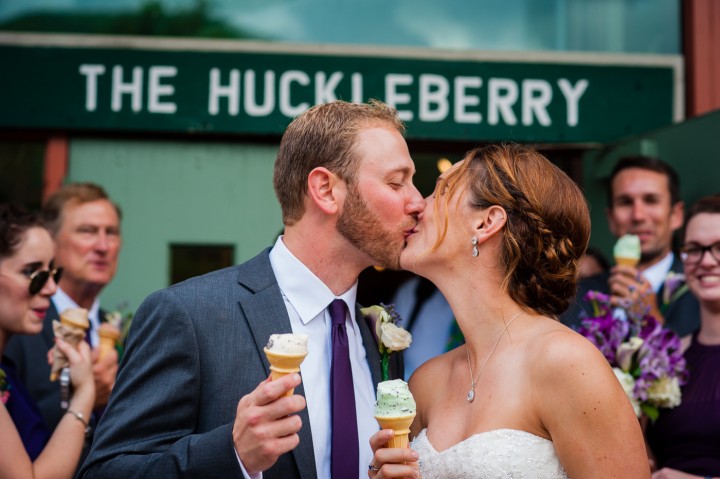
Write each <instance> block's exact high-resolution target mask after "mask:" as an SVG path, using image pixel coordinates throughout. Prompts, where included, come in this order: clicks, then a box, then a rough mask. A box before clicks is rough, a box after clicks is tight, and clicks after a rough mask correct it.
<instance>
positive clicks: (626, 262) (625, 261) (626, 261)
mask: <svg viewBox="0 0 720 479" xmlns="http://www.w3.org/2000/svg"><path fill="white" fill-rule="evenodd" d="M639 263H640V259H639V258H623V257H622V256H617V257H615V264H619V265H620V266H630V267H632V268H637V265H638V264H639Z"/></svg>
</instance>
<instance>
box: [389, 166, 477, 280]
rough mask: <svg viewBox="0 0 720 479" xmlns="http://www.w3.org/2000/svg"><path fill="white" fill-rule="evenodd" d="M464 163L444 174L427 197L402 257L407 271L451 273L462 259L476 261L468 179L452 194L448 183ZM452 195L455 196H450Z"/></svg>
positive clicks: (462, 180)
mask: <svg viewBox="0 0 720 479" xmlns="http://www.w3.org/2000/svg"><path fill="white" fill-rule="evenodd" d="M462 163H463V162H462V161H461V162H458V163H456V164H455V165H453V166H452V168H450V169H449V170H447V171H446V172H445V173H443V174H442V175H440V177H439V178H438V181H437V183H436V186H435V191H434V192H433V193H432V195H430V196H428V197H427V198H426V200H425V201H426V207H425V210H424V211H423V213H422V215H421V216H420V219H419V222H418V224H417V226H416V227H415V229H414V230H413V233H412V234H411V235H410V236H409V237H408V238H407V246H406V247H405V249H404V250H403V252H402V254H401V255H400V265H401V267H402V268H403V269H405V270H409V271H413V272H415V273H418V274H423V275H425V274H426V273H428V272H431V270H432V269H435V268H443V269H444V270H445V271H447V268H448V267H450V266H451V265H452V264H453V263H454V262H455V261H457V260H458V259H460V258H464V257H467V258H472V256H471V251H472V244H471V242H470V241H471V239H472V226H471V223H470V212H471V211H470V210H471V208H470V206H469V201H468V195H469V192H468V191H467V188H466V187H465V186H466V182H467V180H466V179H465V178H460V179H458V185H456V186H455V188H452V191H450V190H451V189H450V188H449V187H448V184H447V183H446V182H445V181H444V179H445V178H447V177H448V176H450V175H452V174H453V173H454V172H456V171H457V170H458V169H459V168H460V167H461V165H462ZM448 194H451V196H449V197H448V196H447V195H448ZM445 225H447V229H446V230H445ZM443 230H445V234H444V236H443ZM439 239H440V241H439V243H438V240H439Z"/></svg>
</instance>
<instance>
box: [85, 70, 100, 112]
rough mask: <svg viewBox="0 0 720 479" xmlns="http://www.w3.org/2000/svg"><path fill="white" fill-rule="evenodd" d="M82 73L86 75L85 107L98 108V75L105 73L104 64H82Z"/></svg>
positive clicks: (88, 108) (92, 109) (93, 109)
mask: <svg viewBox="0 0 720 479" xmlns="http://www.w3.org/2000/svg"><path fill="white" fill-rule="evenodd" d="M80 74H81V75H85V109H86V110H87V111H95V110H96V109H97V83H98V77H99V76H100V75H104V74H105V66H104V65H87V64H84V65H80Z"/></svg>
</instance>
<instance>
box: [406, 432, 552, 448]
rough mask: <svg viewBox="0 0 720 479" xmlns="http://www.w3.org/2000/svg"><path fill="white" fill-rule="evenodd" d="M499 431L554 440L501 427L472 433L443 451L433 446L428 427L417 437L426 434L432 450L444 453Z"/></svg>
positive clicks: (546, 440) (548, 440)
mask: <svg viewBox="0 0 720 479" xmlns="http://www.w3.org/2000/svg"><path fill="white" fill-rule="evenodd" d="M499 432H511V433H519V434H521V435H524V436H530V437H532V438H534V439H537V440H540V441H542V442H546V443H548V442H549V443H550V444H552V441H551V440H550V439H545V438H544V437H541V436H538V435H536V434H533V433H531V432H527V431H523V430H522V429H513V428H499V429H491V430H490V431H483V432H478V433H475V434H473V435H471V436H469V437H467V438H465V439H463V440H462V441H460V442H458V443H455V444H453V445H452V446H450V447H448V448H446V449H443V450H442V451H438V450H437V449H436V448H435V446H433V443H432V442H430V438H429V437H428V435H427V428H425V429H423V430H422V431H420V434H418V436H417V438H419V437H420V435H424V436H425V442H427V443H428V446H430V449H431V450H432V452H434V453H435V454H444V453H446V452H448V451H451V450H453V449H455V448H456V447H458V446H460V445H461V444H462V443H464V442H467V441H469V440H470V439H474V438H476V437H478V436H485V435H488V434H492V433H499ZM417 438H416V439H417Z"/></svg>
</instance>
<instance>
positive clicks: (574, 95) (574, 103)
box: [558, 78, 590, 126]
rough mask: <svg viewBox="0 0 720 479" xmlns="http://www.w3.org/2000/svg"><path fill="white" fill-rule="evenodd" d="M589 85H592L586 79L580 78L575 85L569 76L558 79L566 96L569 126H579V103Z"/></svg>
mask: <svg viewBox="0 0 720 479" xmlns="http://www.w3.org/2000/svg"><path fill="white" fill-rule="evenodd" d="M588 85H590V82H588V81H587V80H585V79H582V80H578V82H577V83H576V84H575V86H572V84H571V83H570V81H569V80H568V79H567V78H561V79H559V80H558V86H559V87H560V91H561V92H562V94H563V95H564V96H565V103H566V104H567V124H568V126H577V124H578V103H579V102H580V98H581V97H582V96H583V94H584V93H585V90H587V87H588Z"/></svg>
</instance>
